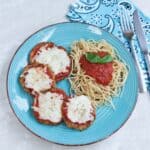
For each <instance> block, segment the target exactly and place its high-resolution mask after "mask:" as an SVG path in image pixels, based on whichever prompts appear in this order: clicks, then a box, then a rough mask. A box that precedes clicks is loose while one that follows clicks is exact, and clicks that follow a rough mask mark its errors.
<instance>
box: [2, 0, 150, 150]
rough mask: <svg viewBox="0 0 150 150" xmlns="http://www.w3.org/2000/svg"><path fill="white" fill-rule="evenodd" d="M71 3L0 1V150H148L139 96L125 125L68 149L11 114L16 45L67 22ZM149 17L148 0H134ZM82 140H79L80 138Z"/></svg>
mask: <svg viewBox="0 0 150 150" xmlns="http://www.w3.org/2000/svg"><path fill="white" fill-rule="evenodd" d="M73 1H74V0H32V1H31V0H0V149H1V150H41V149H42V150H69V149H71V150H78V149H80V150H91V149H92V150H101V149H102V150H149V149H150V97H148V95H147V94H141V95H139V98H138V102H137V105H136V108H135V110H134V112H133V114H132V116H131V117H130V118H129V120H128V121H127V123H126V124H125V125H124V126H123V127H122V128H121V129H120V130H119V131H118V132H117V133H115V134H114V135H113V136H111V137H110V138H108V139H107V140H104V141H102V142H98V143H96V144H92V145H88V146H82V147H67V146H60V145H56V144H53V143H49V142H46V141H44V140H41V139H39V138H38V137H36V136H34V135H32V133H30V132H29V131H28V130H27V129H25V128H24V127H23V126H22V125H21V124H20V123H19V121H18V120H17V119H16V117H15V115H14V114H13V113H12V110H11V109H10V106H9V104H8V100H7V95H6V74H7V69H8V64H9V62H10V59H11V57H12V56H13V54H14V52H15V51H16V49H17V48H18V46H19V45H20V44H21V43H22V42H23V41H24V40H25V39H26V38H27V37H28V36H29V35H30V34H32V33H33V32H35V31H36V30H38V29H40V28H42V27H44V26H47V25H49V24H53V23H56V22H62V21H67V19H66V18H65V14H66V13H67V10H68V6H69V4H71V2H73ZM133 1H134V3H136V5H137V6H138V7H140V8H141V9H142V10H143V11H144V12H146V14H147V15H149V16H150V5H149V2H148V0H133ZM81 138H82V137H81Z"/></svg>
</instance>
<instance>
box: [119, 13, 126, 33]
mask: <svg viewBox="0 0 150 150" xmlns="http://www.w3.org/2000/svg"><path fill="white" fill-rule="evenodd" d="M120 24H121V28H122V31H125V28H126V27H125V22H124V18H123V12H122V11H120Z"/></svg>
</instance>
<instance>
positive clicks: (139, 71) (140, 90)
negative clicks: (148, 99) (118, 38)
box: [129, 40, 147, 93]
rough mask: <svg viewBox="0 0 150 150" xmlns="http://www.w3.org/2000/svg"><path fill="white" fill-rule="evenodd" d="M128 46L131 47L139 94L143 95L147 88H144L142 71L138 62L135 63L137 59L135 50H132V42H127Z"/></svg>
mask: <svg viewBox="0 0 150 150" xmlns="http://www.w3.org/2000/svg"><path fill="white" fill-rule="evenodd" d="M129 44H130V47H131V53H132V55H133V58H134V61H135V66H136V70H137V72H138V80H139V92H140V93H145V92H147V88H146V86H144V80H143V78H142V71H141V69H140V64H139V62H138V61H137V58H136V54H135V50H134V48H133V43H132V40H130V41H129Z"/></svg>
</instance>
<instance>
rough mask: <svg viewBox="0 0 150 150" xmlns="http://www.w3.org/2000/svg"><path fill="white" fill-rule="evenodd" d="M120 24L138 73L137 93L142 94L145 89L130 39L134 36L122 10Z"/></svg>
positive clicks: (128, 20) (125, 13)
mask: <svg viewBox="0 0 150 150" xmlns="http://www.w3.org/2000/svg"><path fill="white" fill-rule="evenodd" d="M120 23H121V29H122V32H123V35H124V37H125V38H126V39H127V40H128V43H129V45H130V49H131V54H132V56H133V58H134V61H135V65H136V69H137V72H138V79H139V92H140V93H144V92H146V87H145V86H144V81H143V78H142V72H141V69H140V64H139V63H138V61H137V58H136V54H135V50H134V48H133V44H132V38H133V35H134V31H133V28H132V24H131V21H130V17H129V15H128V12H127V11H126V10H125V9H124V8H123V9H122V10H121V14H120Z"/></svg>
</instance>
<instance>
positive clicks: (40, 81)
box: [24, 68, 52, 92]
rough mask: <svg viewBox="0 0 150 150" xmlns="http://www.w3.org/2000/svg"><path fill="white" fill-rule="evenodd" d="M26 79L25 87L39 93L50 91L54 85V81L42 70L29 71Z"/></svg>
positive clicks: (25, 76)
mask: <svg viewBox="0 0 150 150" xmlns="http://www.w3.org/2000/svg"><path fill="white" fill-rule="evenodd" d="M24 78H25V86H26V87H27V88H31V89H33V90H34V91H37V92H39V91H42V90H47V89H49V88H50V86H51V84H52V80H51V79H50V78H49V76H48V75H47V74H46V73H45V72H44V69H41V68H31V69H29V70H28V71H27V74H26V75H24Z"/></svg>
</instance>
